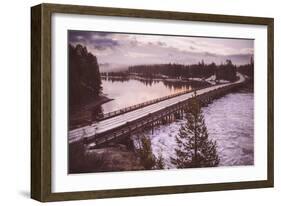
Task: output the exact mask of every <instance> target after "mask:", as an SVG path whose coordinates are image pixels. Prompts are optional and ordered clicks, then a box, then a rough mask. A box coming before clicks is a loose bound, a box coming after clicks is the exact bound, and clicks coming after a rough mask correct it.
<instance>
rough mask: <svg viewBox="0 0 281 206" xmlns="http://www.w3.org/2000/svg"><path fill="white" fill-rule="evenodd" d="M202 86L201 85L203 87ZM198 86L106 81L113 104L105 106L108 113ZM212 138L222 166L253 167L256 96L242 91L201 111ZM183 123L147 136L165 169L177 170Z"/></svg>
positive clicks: (104, 89)
mask: <svg viewBox="0 0 281 206" xmlns="http://www.w3.org/2000/svg"><path fill="white" fill-rule="evenodd" d="M201 86H202V85H201ZM197 87H198V85H192V84H186V83H179V82H164V81H152V80H150V81H148V80H147V81H145V80H142V81H140V80H136V79H129V80H124V81H120V80H117V81H115V80H113V81H112V80H105V79H104V80H103V92H104V93H105V94H107V96H108V97H109V98H113V99H114V100H113V101H111V102H108V103H106V104H103V105H102V109H103V112H105V113H107V112H110V111H114V110H117V109H121V108H124V107H127V106H131V105H134V104H138V103H141V102H144V101H148V100H151V99H155V98H158V97H162V96H166V95H169V94H173V93H176V92H180V91H183V90H187V89H189V90H190V89H192V88H197ZM202 110H203V114H204V117H205V123H206V126H207V129H208V134H209V138H211V139H213V140H215V141H216V142H217V145H218V148H217V149H218V154H219V158H220V166H234V165H235V166H239V165H253V164H254V94H253V92H252V91H249V90H240V91H238V92H235V93H230V94H227V95H225V96H223V97H221V98H219V99H216V100H214V101H213V102H212V103H210V104H209V105H207V106H206V107H203V108H202ZM184 121H185V120H184V119H183V120H177V121H175V122H173V123H171V124H169V125H161V126H158V127H157V128H156V129H155V130H154V133H153V134H152V133H151V131H147V132H145V133H146V134H145V135H146V136H148V137H149V138H150V139H151V142H152V149H153V153H154V154H155V155H156V156H159V155H160V154H162V156H163V158H164V162H165V167H166V168H175V166H174V165H172V163H171V162H170V157H172V156H174V149H175V148H176V142H175V137H176V135H177V133H178V130H179V128H180V126H181V124H183V123H184Z"/></svg>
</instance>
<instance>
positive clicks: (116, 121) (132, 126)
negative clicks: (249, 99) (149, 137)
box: [68, 73, 245, 147]
mask: <svg viewBox="0 0 281 206" xmlns="http://www.w3.org/2000/svg"><path fill="white" fill-rule="evenodd" d="M238 77H239V78H238V80H237V81H236V82H232V83H225V84H220V85H215V86H210V87H207V88H202V89H198V90H196V94H197V98H198V99H199V101H201V102H202V103H208V102H210V101H212V99H214V98H218V97H220V96H222V95H224V94H226V93H228V92H229V91H231V90H233V89H236V88H237V87H239V86H241V85H243V83H244V82H245V78H244V76H243V75H241V74H240V73H238ZM193 97H194V93H193V92H189V93H183V94H181V95H174V96H173V97H171V98H163V101H157V102H155V103H154V104H148V105H145V106H143V107H140V108H137V109H134V110H132V111H128V112H126V113H121V114H120V115H114V116H113V117H111V118H108V119H105V120H102V121H99V122H96V123H94V124H92V125H89V126H85V127H82V128H79V129H75V130H72V131H69V133H68V134H69V141H70V142H71V141H77V140H82V141H84V142H85V143H86V144H88V145H89V147H100V146H103V145H106V144H108V143H109V142H112V141H120V140H122V139H124V138H126V137H130V136H131V135H132V134H134V133H137V132H139V131H141V130H143V129H148V128H149V129H151V131H152V132H153V130H154V127H155V126H156V125H159V124H164V123H167V122H172V121H173V120H174V119H175V118H181V117H182V116H183V114H184V110H185V108H186V106H187V105H188V103H189V102H190V101H191V99H192V98H193Z"/></svg>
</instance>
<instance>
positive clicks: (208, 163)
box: [171, 93, 219, 168]
mask: <svg viewBox="0 0 281 206" xmlns="http://www.w3.org/2000/svg"><path fill="white" fill-rule="evenodd" d="M176 142H177V148H176V149H175V152H176V157H175V158H171V162H172V163H173V164H174V165H176V167H177V168H195V167H214V166H217V165H218V164H219V157H218V154H217V144H216V142H215V141H212V140H210V139H209V138H208V132H207V128H206V125H205V120H204V116H203V114H202V111H201V108H200V104H199V102H198V100H197V97H196V93H195V96H194V98H193V99H192V101H191V102H190V104H189V107H188V108H187V112H186V122H185V123H184V124H183V125H182V126H181V128H180V130H179V133H178V135H177V137H176Z"/></svg>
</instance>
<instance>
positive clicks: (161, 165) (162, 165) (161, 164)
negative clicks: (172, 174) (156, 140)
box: [155, 154, 165, 169]
mask: <svg viewBox="0 0 281 206" xmlns="http://www.w3.org/2000/svg"><path fill="white" fill-rule="evenodd" d="M155 168H156V169H164V168H165V163H164V158H163V155H162V154H160V155H159V156H158V158H157V159H156V165H155Z"/></svg>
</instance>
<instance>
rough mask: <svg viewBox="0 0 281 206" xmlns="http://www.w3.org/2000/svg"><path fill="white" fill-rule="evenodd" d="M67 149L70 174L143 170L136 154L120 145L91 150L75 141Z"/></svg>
mask: <svg viewBox="0 0 281 206" xmlns="http://www.w3.org/2000/svg"><path fill="white" fill-rule="evenodd" d="M68 149H69V157H68V159H69V161H68V162H69V165H68V166H69V173H70V174H75V173H91V172H114V171H134V170H144V167H143V166H142V164H141V163H140V159H139V157H138V156H137V155H136V153H135V152H133V151H132V150H131V149H129V148H128V146H126V145H125V144H122V143H118V144H112V145H108V146H106V147H103V148H99V149H91V148H89V147H87V146H86V145H84V144H83V143H82V141H77V142H73V143H69V147H68Z"/></svg>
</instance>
